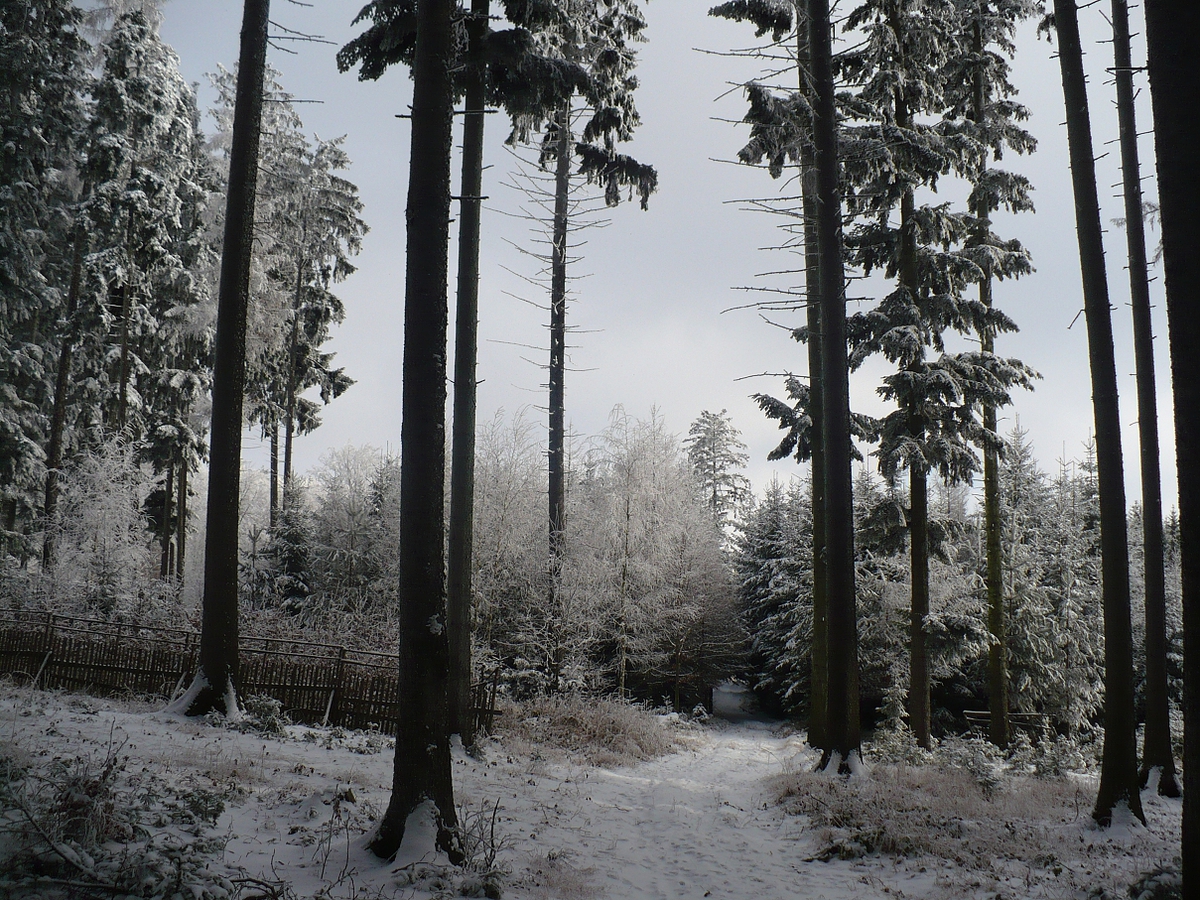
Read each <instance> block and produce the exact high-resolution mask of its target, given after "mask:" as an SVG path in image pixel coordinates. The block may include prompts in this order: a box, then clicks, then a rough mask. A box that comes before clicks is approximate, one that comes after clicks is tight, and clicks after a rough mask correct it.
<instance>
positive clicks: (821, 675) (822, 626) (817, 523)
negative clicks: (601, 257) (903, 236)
mask: <svg viewBox="0 0 1200 900" xmlns="http://www.w3.org/2000/svg"><path fill="white" fill-rule="evenodd" d="M796 34H797V41H798V45H797V56H798V59H800V60H801V61H802V63H803V62H807V63H808V68H807V69H806V68H805V66H804V65H803V64H802V65H801V66H800V68H799V74H800V90H801V92H802V93H804V94H805V95H806V96H807V98H808V101H809V103H810V104H811V103H812V102H813V100H814V97H813V92H812V85H811V84H810V83H809V80H808V71H809V69H811V59H812V51H811V49H810V45H811V40H810V37H809V22H808V10H807V9H806V8H805V4H803V3H797V4H796ZM800 169H801V182H800V188H801V200H800V202H801V211H802V212H803V214H804V285H805V292H806V294H807V296H806V298H805V302H806V311H807V319H808V322H807V324H808V386H809V391H808V414H809V418H810V419H811V420H812V432H811V435H810V438H809V444H810V447H811V464H812V531H813V533H812V542H813V546H812V559H813V562H812V579H813V586H812V606H813V611H812V616H813V624H812V629H813V637H812V696H811V698H810V700H809V714H808V743H809V746H811V747H816V748H818V749H824V748H825V745H826V737H825V735H826V733H827V730H828V720H829V713H828V703H829V634H828V632H829V600H828V596H827V592H826V588H825V581H826V575H825V572H826V563H825V527H826V515H825V502H826V501H825V437H824V428H825V421H824V418H825V417H824V409H825V406H824V398H823V396H822V393H823V385H824V381H823V380H822V378H821V347H822V343H821V286H820V282H821V255H820V250H819V248H818V244H817V215H818V214H817V184H816V174H817V173H816V160H815V156H814V152H813V148H812V146H811V145H810V144H808V143H805V144H804V145H803V146H802V147H801V151H800Z"/></svg>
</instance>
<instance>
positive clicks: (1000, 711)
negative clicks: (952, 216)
mask: <svg viewBox="0 0 1200 900" xmlns="http://www.w3.org/2000/svg"><path fill="white" fill-rule="evenodd" d="M979 301H980V302H981V303H982V304H983V305H984V306H987V307H989V308H990V307H991V305H992V279H991V276H990V275H985V276H984V278H983V280H982V281H980V282H979ZM995 344H996V342H995V338H994V335H993V332H992V329H991V328H986V329H985V330H984V333H983V335H982V336H981V338H980V349H982V350H983V352H984V353H993V352H995ZM983 427H984V428H985V429H987V431H988V432H989V433H990V434H993V435H994V434H996V407H995V406H994V405H992V404H990V403H988V404H985V405H984V407H983ZM1001 528H1002V522H1001V518H1000V460H999V458H998V454H997V453H996V450H995V449H994V448H992V447H984V448H983V531H984V541H985V546H986V549H985V553H986V558H987V574H986V579H985V581H986V584H987V598H988V605H987V625H988V634H989V635H990V636H991V639H992V642H991V645H990V646H989V647H988V709H989V711H990V713H991V715H990V718H989V722H988V738H989V739H990V740H991V742H992V743H993V744H995V745H996V746H997V747H1002V748H1007V747H1008V745H1009V742H1010V741H1011V740H1012V722H1011V719H1010V718H1009V715H1008V623H1007V621H1006V610H1005V607H1004V546H1003V543H1002V542H1001V540H1000V537H1001V533H1000V530H1001Z"/></svg>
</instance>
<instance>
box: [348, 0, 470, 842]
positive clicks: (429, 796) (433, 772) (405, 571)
mask: <svg viewBox="0 0 1200 900" xmlns="http://www.w3.org/2000/svg"><path fill="white" fill-rule="evenodd" d="M453 8H454V3H453V2H452V0H418V4H417V45H416V55H415V58H414V60H413V106H412V152H411V155H410V158H409V176H408V206H407V211H406V217H407V226H408V228H407V247H406V265H405V291H404V363H403V366H404V368H403V377H404V383H403V388H402V400H401V412H402V417H403V418H402V420H401V434H400V591H399V605H400V687H399V701H400V702H399V708H398V711H397V717H398V720H399V722H400V727H399V730H398V731H397V734H396V761H395V769H394V774H393V779H392V796H391V800H390V801H389V803H388V807H387V811H386V812H385V813H384V815H383V818H382V820H381V821H380V823H379V828H378V830H377V831H376V832H375V834H374V835H373V836H372V837H371V839H370V842H369V847H370V849H371V851H372V852H373V853H375V855H376V856H380V857H383V858H385V859H386V858H391V857H393V856H394V855H395V854H396V852H397V850H399V848H400V846H401V844H402V843H403V842H404V840H405V838H406V832H407V831H408V825H409V824H410V822H412V823H414V824H415V827H414V829H413V832H412V833H411V834H409V835H407V836H408V837H410V839H411V840H412V841H420V840H421V836H422V835H423V834H425V835H428V834H430V833H431V830H433V831H434V833H436V838H435V842H436V846H437V847H438V848H440V849H441V850H443V851H445V852H446V854H447V855H448V856H449V858H450V861H451V862H453V863H455V864H457V863H459V862H461V861H462V858H463V851H462V842H461V839H460V838H459V834H458V822H457V818H456V815H455V809H454V787H453V782H452V780H451V775H450V735H449V732H448V731H447V724H448V722H447V718H448V710H447V706H446V679H447V676H448V675H449V669H450V659H449V656H450V654H449V647H448V644H447V639H446V573H445V562H446V560H445V537H446V527H445V519H444V515H445V497H444V491H445V475H446V444H445V440H446V328H447V324H448V321H447V320H448V318H449V309H448V302H447V296H446V292H447V275H448V273H447V269H448V263H447V251H448V247H449V238H450V141H451V118H452V114H453V103H454V94H453V89H452V84H451V77H450V67H451V60H452V58H453V55H454V48H453V29H452V26H451V12H452V10H453ZM419 820H423V821H419ZM432 850H433V848H432V847H429V848H425V847H418V848H417V851H418V855H419V853H420V852H429V851H432Z"/></svg>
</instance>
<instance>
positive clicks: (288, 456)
mask: <svg viewBox="0 0 1200 900" xmlns="http://www.w3.org/2000/svg"><path fill="white" fill-rule="evenodd" d="M303 274H304V269H303V264H302V263H301V262H300V261H297V262H296V296H295V299H294V300H293V301H292V334H291V337H290V338H289V340H288V366H287V373H286V377H287V387H286V389H285V391H284V401H283V405H284V414H283V415H284V421H283V502H284V503H285V504H286V503H288V502H289V501H290V500H291V497H290V495H289V494H288V488H290V487H291V485H292V441H293V439H294V436H295V433H296V389H297V387H298V385H297V384H296V381H297V378H296V369H297V367H298V360H297V358H296V356H297V354H298V353H299V347H300V293H301V291H302V290H303V284H302V282H301V279H302V278H303Z"/></svg>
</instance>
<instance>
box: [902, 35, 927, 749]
mask: <svg viewBox="0 0 1200 900" xmlns="http://www.w3.org/2000/svg"><path fill="white" fill-rule="evenodd" d="M897 31H899V29H897ZM896 125H897V126H898V127H900V128H902V129H905V130H906V131H907V130H911V129H912V127H913V120H912V114H911V113H910V112H909V109H908V104H907V103H906V102H905V100H904V97H903V96H902V95H901V94H900V92H899V91H897V95H896ZM915 216H916V199H915V197H914V196H913V191H912V189H911V188H909V189H907V190H905V192H904V195H903V196H902V197H901V198H900V261H899V273H900V284H901V286H902V287H903V288H905V289H906V290H907V291H908V293H909V294H910V296H911V297H912V298H913V302H914V303H915V302H916V297H917V294H918V292H919V291H920V289H921V286H920V276H919V274H918V272H917V234H916V222H915ZM908 433H909V435H910V436H911V437H912V439H913V440H914V441H918V442H919V441H921V440H922V439H923V438H924V435H925V423H924V421H923V420H922V418H921V416H920V413H919V412H918V411H917V410H916V409H911V408H910V409H909V411H908ZM926 476H927V472H926V470H925V466H924V465H922V464H921V463H919V462H918V461H917V460H913V459H910V460H909V463H908V495H909V513H908V530H909V536H908V537H909V581H910V587H911V599H910V605H909V624H908V652H909V668H908V721H909V726H910V727H911V728H912V732H913V736H914V737H916V739H917V745H918V746H919V747H924V748H925V749H926V750H928V749H929V725H930V711H929V653H928V651H927V649H926V640H925V619H926V618H927V617H928V616H929V486H928V482H927V480H926Z"/></svg>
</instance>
